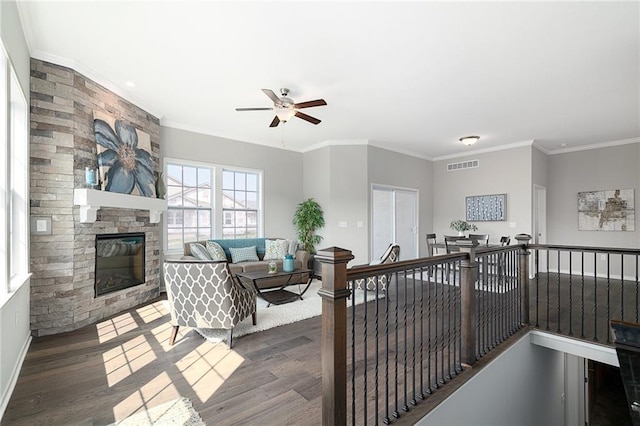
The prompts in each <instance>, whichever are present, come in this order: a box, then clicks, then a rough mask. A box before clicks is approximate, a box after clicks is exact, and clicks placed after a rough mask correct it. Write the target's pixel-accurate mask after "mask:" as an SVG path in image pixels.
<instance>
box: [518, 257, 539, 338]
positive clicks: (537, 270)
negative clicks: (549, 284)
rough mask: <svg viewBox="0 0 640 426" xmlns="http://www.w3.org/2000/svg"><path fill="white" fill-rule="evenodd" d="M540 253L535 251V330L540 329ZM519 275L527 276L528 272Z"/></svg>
mask: <svg viewBox="0 0 640 426" xmlns="http://www.w3.org/2000/svg"><path fill="white" fill-rule="evenodd" d="M539 257H540V251H539V250H538V249H536V328H540V321H539V319H540V315H539V309H538V308H539V305H540V303H539V301H540V281H539V279H538V277H539V276H540V264H539ZM520 273H521V274H528V273H529V271H520Z"/></svg>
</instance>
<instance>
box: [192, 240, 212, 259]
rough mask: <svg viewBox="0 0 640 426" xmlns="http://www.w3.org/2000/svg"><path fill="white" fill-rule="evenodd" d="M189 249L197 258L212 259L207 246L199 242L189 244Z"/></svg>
mask: <svg viewBox="0 0 640 426" xmlns="http://www.w3.org/2000/svg"><path fill="white" fill-rule="evenodd" d="M189 250H191V255H192V256H193V257H195V258H196V259H198V260H213V259H212V258H211V255H210V254H209V252H208V251H207V248H206V247H205V246H203V245H202V244H200V243H191V244H189Z"/></svg>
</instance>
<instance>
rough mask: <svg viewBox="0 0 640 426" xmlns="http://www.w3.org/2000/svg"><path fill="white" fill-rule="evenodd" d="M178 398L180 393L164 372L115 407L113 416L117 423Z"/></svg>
mask: <svg viewBox="0 0 640 426" xmlns="http://www.w3.org/2000/svg"><path fill="white" fill-rule="evenodd" d="M178 397H180V392H178V390H177V389H176V387H175V386H174V385H173V383H172V382H171V378H170V377H169V375H168V374H167V373H165V372H162V373H160V374H159V375H158V376H156V377H155V378H153V379H152V380H151V381H150V382H148V383H147V384H145V385H144V386H142V387H141V388H140V389H138V390H137V391H135V392H134V393H132V394H131V395H130V396H129V397H127V399H125V400H124V401H122V402H120V403H119V404H117V405H116V406H115V407H113V416H114V418H115V420H116V422H119V421H121V420H123V419H125V418H127V417H129V416H130V415H132V414H134V413H136V412H138V411H142V410H148V409H150V408H152V407H155V406H156V405H160V404H162V403H165V402H168V401H171V400H173V399H176V398H178Z"/></svg>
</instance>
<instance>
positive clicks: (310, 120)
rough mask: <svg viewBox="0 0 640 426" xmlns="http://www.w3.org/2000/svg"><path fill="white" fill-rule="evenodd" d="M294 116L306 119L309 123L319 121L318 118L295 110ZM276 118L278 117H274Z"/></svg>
mask: <svg viewBox="0 0 640 426" xmlns="http://www.w3.org/2000/svg"><path fill="white" fill-rule="evenodd" d="M296 117H298V118H302V119H303V120H306V121H308V122H309V123H312V124H318V123H320V120H318V119H317V118H315V117H312V116H310V115H307V114H305V113H303V112H300V111H296ZM276 118H278V117H276Z"/></svg>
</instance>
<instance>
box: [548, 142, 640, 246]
mask: <svg viewBox="0 0 640 426" xmlns="http://www.w3.org/2000/svg"><path fill="white" fill-rule="evenodd" d="M639 165H640V143H634V144H628V145H619V146H612V147H608V148H600V149H592V150H588V151H578V152H571V153H565V154H555V155H550V156H549V159H548V167H549V175H548V181H549V186H548V189H547V236H548V238H547V242H548V243H550V244H571V245H584V246H591V247H626V248H638V247H639V244H640V223H639V222H638V206H639V205H640V202H639V201H638V199H639V198H640V193H639V192H638V188H640V167H639ZM626 188H633V189H635V210H636V224H635V227H636V230H635V231H634V232H622V231H617V232H615V231H578V192H584V191H597V190H606V189H626Z"/></svg>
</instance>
